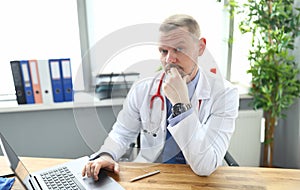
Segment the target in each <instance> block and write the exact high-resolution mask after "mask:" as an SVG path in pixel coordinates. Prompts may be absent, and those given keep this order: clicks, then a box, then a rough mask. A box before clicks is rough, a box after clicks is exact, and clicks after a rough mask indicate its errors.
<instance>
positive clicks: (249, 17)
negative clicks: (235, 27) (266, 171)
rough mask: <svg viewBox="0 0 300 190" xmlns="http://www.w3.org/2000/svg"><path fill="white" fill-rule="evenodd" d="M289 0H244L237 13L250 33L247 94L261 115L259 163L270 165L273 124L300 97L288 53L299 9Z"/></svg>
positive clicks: (298, 27) (297, 27)
mask: <svg viewBox="0 0 300 190" xmlns="http://www.w3.org/2000/svg"><path fill="white" fill-rule="evenodd" d="M293 3H294V2H293V0H260V1H259V0H248V2H247V3H245V4H243V5H241V6H240V7H239V11H237V12H236V13H237V14H246V17H245V18H244V19H243V21H242V22H241V23H240V25H239V26H240V30H241V32H242V33H246V32H250V33H251V34H252V42H251V49H250V50H249V56H248V60H249V61H250V69H249V70H248V71H247V73H249V74H251V75H252V81H251V87H250V91H249V94H250V95H251V96H252V97H253V100H252V102H251V105H252V107H253V108H254V109H262V110H263V112H264V118H265V140H264V153H263V166H266V167H272V161H273V144H274V143H273V142H274V141H273V140H274V139H273V137H274V128H275V126H276V125H277V121H278V119H279V118H284V117H285V115H284V114H283V110H285V109H287V108H289V107H290V106H291V105H292V104H293V102H294V100H295V99H296V98H298V97H300V80H299V79H298V73H299V68H298V64H297V63H296V62H295V60H294V56H293V55H292V53H293V50H294V47H295V43H294V41H295V38H296V37H297V36H298V35H299V34H300V32H299V31H300V13H299V11H300V9H299V8H295V7H293Z"/></svg>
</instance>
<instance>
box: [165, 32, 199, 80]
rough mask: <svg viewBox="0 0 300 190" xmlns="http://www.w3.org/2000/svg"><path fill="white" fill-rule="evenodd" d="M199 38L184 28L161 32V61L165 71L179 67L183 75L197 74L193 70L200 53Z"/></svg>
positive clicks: (192, 75)
mask: <svg viewBox="0 0 300 190" xmlns="http://www.w3.org/2000/svg"><path fill="white" fill-rule="evenodd" d="M199 44H200V43H199V40H198V39H196V38H195V37H194V36H193V35H192V34H191V33H189V32H188V31H187V30H186V29H184V28H177V29H174V30H171V31H169V32H161V33H160V39H159V52H160V61H161V63H162V66H163V68H164V70H165V72H168V71H169V69H170V68H171V67H175V68H177V70H178V71H179V73H180V74H181V76H182V77H183V76H185V75H187V74H191V77H192V78H193V77H194V75H195V74H196V73H195V72H193V73H191V72H192V71H193V68H194V66H195V64H197V58H198V56H199V55H200V54H199V48H200V45H199Z"/></svg>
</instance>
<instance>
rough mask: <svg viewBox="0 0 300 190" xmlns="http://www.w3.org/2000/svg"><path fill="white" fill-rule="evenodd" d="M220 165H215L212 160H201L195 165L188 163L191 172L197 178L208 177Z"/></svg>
mask: <svg viewBox="0 0 300 190" xmlns="http://www.w3.org/2000/svg"><path fill="white" fill-rule="evenodd" d="M219 165H220V164H218V163H217V161H215V160H214V159H213V160H211V161H208V160H205V161H204V160H203V161H200V160H199V161H198V162H197V163H195V162H194V163H190V167H191V169H192V170H193V172H194V173H195V174H197V175H199V176H210V175H211V174H212V173H213V172H214V171H215V170H216V169H217V168H218V167H219Z"/></svg>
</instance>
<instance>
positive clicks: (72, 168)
mask: <svg viewBox="0 0 300 190" xmlns="http://www.w3.org/2000/svg"><path fill="white" fill-rule="evenodd" d="M0 145H1V149H2V152H3V154H4V156H5V157H6V159H7V161H8V163H9V165H10V168H11V169H12V171H13V172H14V174H15V175H16V176H17V178H18V179H19V180H20V182H21V183H22V185H23V186H24V187H25V188H26V189H28V190H48V189H72V190H82V189H109V190H111V189H114V190H124V188H123V187H122V186H121V185H120V184H119V183H118V182H116V181H115V180H114V179H113V178H112V177H110V176H107V175H106V173H105V171H103V170H100V173H99V180H98V181H94V179H93V178H91V177H89V178H88V177H82V175H81V171H82V168H83V167H84V165H85V164H86V163H87V162H88V161H89V157H88V156H85V157H81V158H78V159H75V160H72V161H69V162H66V163H64V164H60V165H56V166H54V167H50V168H45V169H43V170H40V171H37V172H34V173H29V172H28V170H27V169H26V167H25V165H24V164H23V163H22V162H21V161H20V159H19V157H18V156H17V154H16V153H15V152H14V151H13V149H12V148H11V146H10V145H9V144H8V142H7V141H6V139H5V138H4V136H3V135H2V134H1V133H0Z"/></svg>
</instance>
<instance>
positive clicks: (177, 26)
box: [82, 15, 239, 180]
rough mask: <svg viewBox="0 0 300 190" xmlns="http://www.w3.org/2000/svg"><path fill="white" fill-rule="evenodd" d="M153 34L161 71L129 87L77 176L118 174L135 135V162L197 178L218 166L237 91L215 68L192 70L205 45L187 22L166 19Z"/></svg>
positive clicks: (232, 122)
mask: <svg viewBox="0 0 300 190" xmlns="http://www.w3.org/2000/svg"><path fill="white" fill-rule="evenodd" d="M159 32H160V38H159V52H160V60H161V63H162V66H163V69H164V72H163V73H161V74H160V76H157V77H156V78H155V79H151V80H144V81H141V82H138V83H137V84H135V85H134V86H133V87H132V88H131V90H130V92H129V93H128V95H127V98H126V101H125V102H124V105H123V110H121V111H120V113H119V115H118V118H117V121H116V123H115V124H114V126H113V128H112V130H111V132H110V133H109V136H108V137H107V139H106V140H105V142H104V144H103V145H102V147H101V148H100V151H99V153H100V154H99V155H98V156H97V158H96V159H94V160H92V161H90V162H89V163H87V164H86V165H85V167H84V168H83V171H82V175H83V176H85V175H87V176H88V177H93V178H94V179H95V180H98V173H99V171H100V169H107V170H110V171H114V172H115V173H119V172H120V170H119V165H118V163H117V161H118V159H119V158H120V157H121V156H122V155H123V154H124V153H125V151H126V149H127V147H128V145H129V144H130V143H131V142H135V140H136V138H137V136H138V134H140V135H141V136H140V141H141V142H140V144H141V149H140V151H139V154H138V156H137V158H136V159H135V161H137V162H163V163H178V164H189V166H190V167H191V169H192V170H193V171H194V172H195V173H196V174H198V175H201V176H208V175H210V174H211V173H212V172H213V171H215V170H216V169H217V167H218V166H220V165H221V164H222V160H223V158H224V155H225V153H226V151H227V149H228V146H229V142H230V138H231V136H232V134H233V132H234V128H235V119H236V118H237V115H238V104H239V103H238V102H239V96H238V91H237V89H236V88H234V87H232V85H231V84H230V83H229V82H228V81H226V80H224V79H223V78H222V77H221V76H220V74H219V73H218V70H216V69H215V68H212V69H211V70H210V71H211V72H210V71H209V70H208V71H207V70H206V69H202V67H199V66H198V64H197V63H198V57H199V56H201V55H202V54H203V52H204V50H205V47H206V41H205V39H204V38H200V29H199V26H198V23H197V22H196V20H194V19H193V18H192V17H190V16H188V15H173V16H170V17H169V18H167V19H166V20H165V21H164V22H163V23H162V24H161V26H160V30H159ZM199 64H201V65H204V64H206V65H208V67H209V65H210V64H212V63H210V62H207V63H199ZM212 67H213V66H212Z"/></svg>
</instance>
